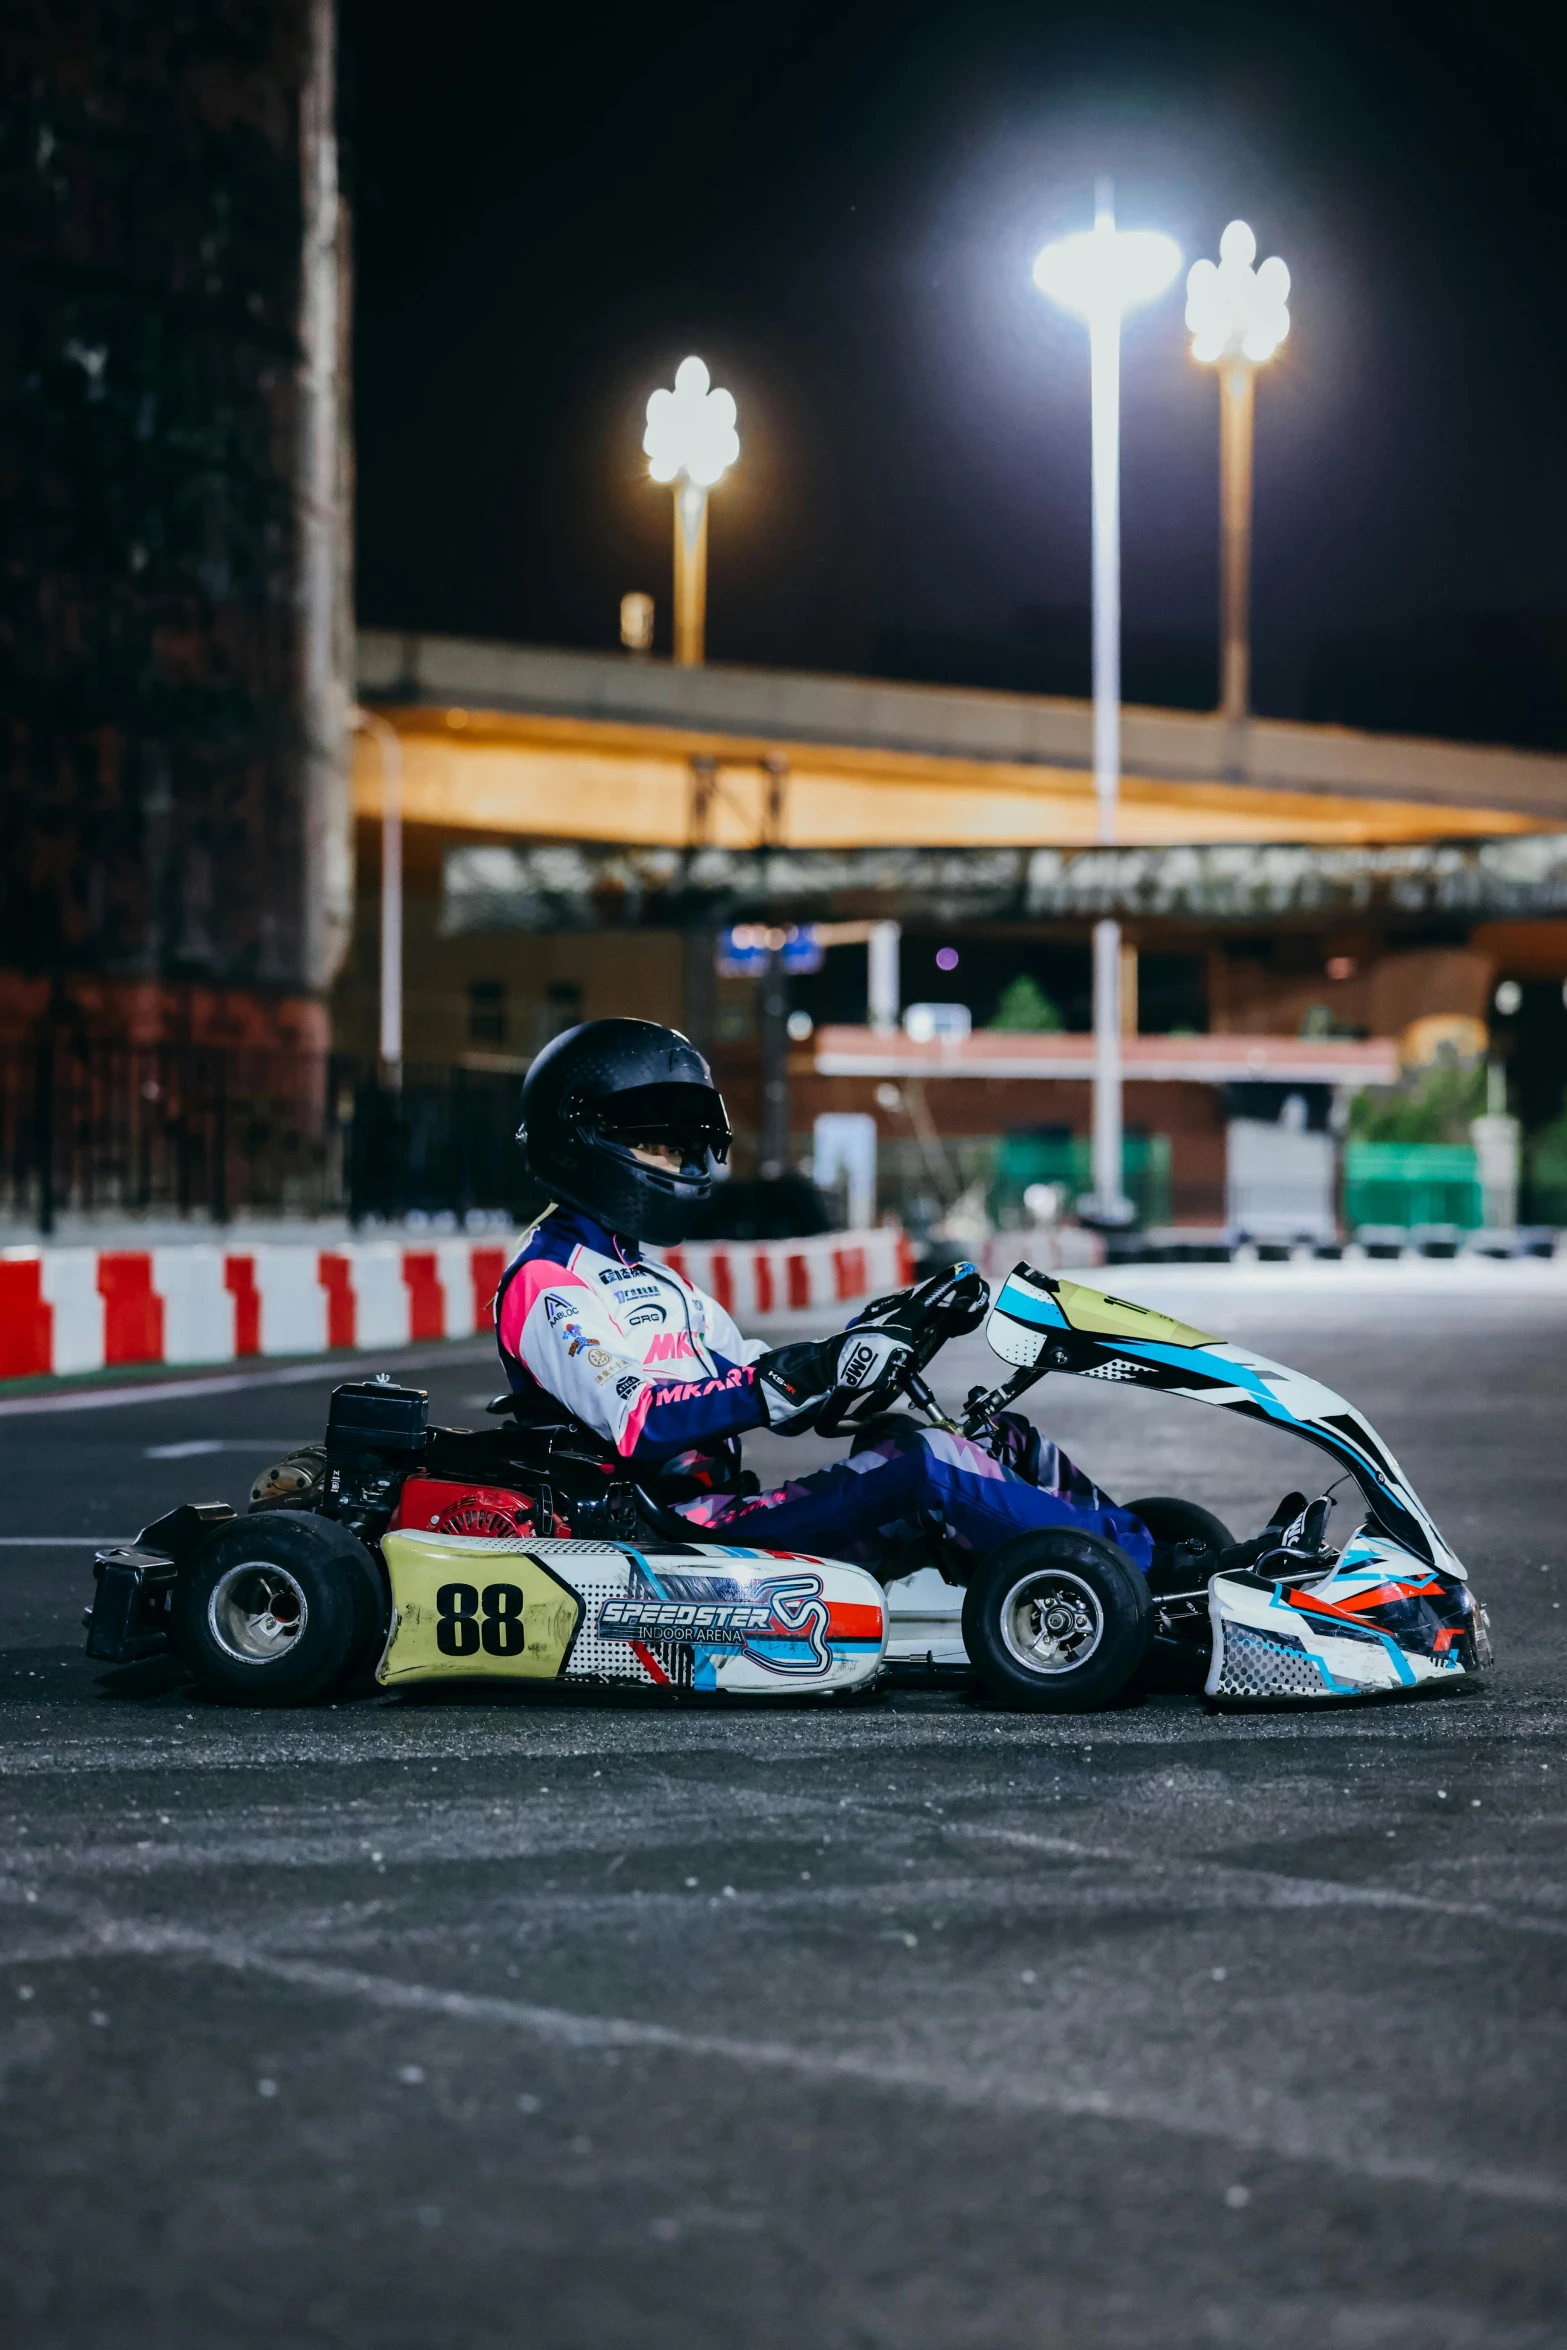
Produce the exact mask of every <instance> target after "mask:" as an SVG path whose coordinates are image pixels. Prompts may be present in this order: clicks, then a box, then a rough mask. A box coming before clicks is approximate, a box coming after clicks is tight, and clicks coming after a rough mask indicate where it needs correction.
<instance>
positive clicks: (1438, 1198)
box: [1344, 1142, 1481, 1232]
mask: <svg viewBox="0 0 1567 2350" xmlns="http://www.w3.org/2000/svg"><path fill="white" fill-rule="evenodd" d="M1344 1221H1345V1223H1346V1224H1347V1225H1348V1226H1349V1227H1350V1229H1351V1231H1354V1230H1356V1229H1357V1228H1358V1227H1359V1226H1360V1225H1362V1224H1394V1225H1399V1226H1401V1227H1402V1228H1403V1229H1404V1230H1405V1231H1407V1230H1408V1229H1409V1228H1410V1226H1411V1225H1414V1224H1456V1225H1458V1226H1459V1227H1460V1229H1461V1230H1463V1231H1466V1232H1474V1231H1477V1230H1478V1229H1479V1226H1480V1222H1481V1206H1480V1169H1479V1164H1478V1161H1477V1160H1476V1157H1475V1153H1474V1152H1473V1150H1471V1148H1470V1147H1469V1145H1468V1143H1466V1142H1348V1143H1346V1144H1345V1146H1344Z"/></svg>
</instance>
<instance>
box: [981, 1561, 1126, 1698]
mask: <svg viewBox="0 0 1567 2350" xmlns="http://www.w3.org/2000/svg"><path fill="white" fill-rule="evenodd" d="M1104 1636H1105V1615H1104V1609H1103V1607H1102V1606H1101V1605H1100V1603H1099V1599H1098V1596H1097V1595H1096V1593H1095V1591H1094V1589H1093V1587H1092V1585H1091V1584H1088V1583H1085V1582H1084V1581H1083V1579H1082V1577H1081V1576H1079V1575H1073V1574H1070V1573H1069V1572H1068V1571H1067V1570H1066V1569H1065V1568H1064V1567H1045V1568H1040V1569H1036V1571H1035V1572H1034V1573H1033V1574H1030V1575H1024V1576H1023V1577H1022V1578H1021V1580H1020V1581H1018V1582H1016V1583H1014V1584H1013V1586H1012V1588H1011V1590H1010V1591H1009V1592H1008V1593H1007V1595H1006V1597H1005V1599H1004V1600H1003V1601H1002V1602H1001V1638H1002V1642H1003V1644H1004V1645H1005V1648H1006V1651H1007V1654H1008V1655H1009V1656H1010V1657H1011V1658H1012V1660H1013V1662H1014V1663H1015V1664H1019V1665H1021V1666H1022V1668H1023V1670H1024V1672H1025V1673H1071V1672H1075V1671H1076V1670H1077V1668H1078V1667H1079V1666H1080V1665H1086V1664H1087V1662H1088V1660H1089V1658H1090V1657H1091V1656H1093V1655H1094V1654H1095V1652H1096V1651H1097V1649H1098V1647H1099V1645H1100V1643H1101V1641H1102V1640H1103V1639H1104Z"/></svg>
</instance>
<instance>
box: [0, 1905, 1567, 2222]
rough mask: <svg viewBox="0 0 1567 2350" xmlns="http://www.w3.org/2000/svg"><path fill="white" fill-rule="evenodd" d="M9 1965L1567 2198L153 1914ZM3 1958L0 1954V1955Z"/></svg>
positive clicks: (1382, 2155)
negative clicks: (404, 1976) (163, 1982)
mask: <svg viewBox="0 0 1567 2350" xmlns="http://www.w3.org/2000/svg"><path fill="white" fill-rule="evenodd" d="M4 1956H5V1957H6V1958H9V1962H10V1963H11V1964H13V1965H14V1964H17V1963H27V1964H30V1965H36V1964H38V1963H39V1961H40V1959H43V1960H44V1962H45V1963H49V1962H50V1961H53V1962H56V1963H59V1962H61V1961H65V1962H69V1961H70V1960H72V1959H75V1958H91V1959H93V1960H97V1961H102V1960H104V1959H108V1958H116V1957H119V1958H131V1959H135V1958H149V1959H159V1958H170V1959H174V1960H179V1959H182V1958H183V1959H205V1960H207V1961H208V1962H209V1963H210V1964H212V1965H215V1966H220V1967H226V1968H229V1969H231V1970H232V1971H233V1972H235V1973H237V1974H253V1975H263V1976H266V1977H269V1978H270V1979H271V1980H272V1981H274V1982H279V1983H290V1984H294V1985H296V1986H297V1987H298V1988H299V1989H300V1990H305V1991H316V1992H319V1993H321V1994H322V1996H323V1997H326V1998H329V1999H350V2000H358V2001H360V2002H362V2003H364V2004H365V2005H367V2006H371V2007H378V2008H384V2009H389V2010H391V2011H393V2012H395V2013H400V2014H415V2015H427V2016H438V2017H442V2018H445V2019H447V2020H449V2021H451V2022H454V2023H463V2024H482V2025H485V2026H486V2027H488V2028H490V2029H491V2030H493V2029H494V2028H495V2027H496V2026H503V2027H505V2028H507V2029H509V2030H511V2031H515V2032H523V2033H526V2034H527V2035H528V2036H529V2037H530V2038H531V2039H534V2040H541V2041H544V2042H546V2043H548V2044H550V2045H553V2046H555V2047H558V2048H566V2049H593V2048H644V2049H649V2050H654V2051H659V2052H665V2053H668V2054H671V2055H676V2056H688V2057H696V2058H699V2059H705V2060H707V2061H710V2062H715V2063H719V2064H726V2065H734V2066H737V2067H739V2068H740V2069H742V2070H744V2071H747V2072H764V2073H765V2072H772V2073H792V2074H794V2075H795V2076H796V2077H798V2078H802V2079H806V2080H812V2081H828V2082H836V2081H843V2082H852V2083H854V2084H855V2085H856V2086H858V2087H861V2088H870V2089H881V2090H888V2091H893V2092H903V2093H904V2094H911V2093H912V2094H913V2095H916V2096H926V2097H936V2098H939V2099H941V2100H942V2101H943V2102H944V2103H946V2104H950V2105H954V2106H960V2107H966V2108H969V2109H971V2110H972V2109H976V2108H977V2109H980V2110H988V2111H991V2112H1011V2113H1044V2114H1053V2115H1056V2116H1059V2117H1060V2118H1062V2119H1065V2120H1086V2121H1102V2122H1119V2123H1122V2124H1129V2125H1131V2126H1132V2127H1137V2128H1145V2129H1147V2128H1151V2129H1161V2130H1168V2131H1170V2132H1172V2133H1173V2134H1175V2135H1176V2136H1179V2137H1184V2138H1196V2139H1201V2140H1209V2141H1217V2142H1219V2143H1221V2144H1224V2145H1228V2146H1234V2147H1237V2148H1239V2149H1240V2150H1242V2151H1243V2152H1246V2153H1250V2154H1262V2155H1268V2156H1272V2157H1276V2158H1281V2159H1283V2160H1285V2161H1289V2162H1311V2163H1319V2164H1321V2165H1323V2166H1324V2167H1325V2168H1327V2169H1330V2170H1334V2171H1338V2172H1340V2173H1345V2174H1348V2175H1350V2176H1352V2177H1356V2178H1362V2179H1371V2180H1374V2181H1375V2182H1376V2183H1377V2184H1379V2185H1384V2184H1385V2185H1400V2186H1402V2185H1408V2186H1420V2187H1428V2188H1432V2189H1434V2190H1435V2191H1436V2192H1438V2193H1440V2194H1452V2193H1454V2192H1457V2193H1467V2194H1471V2195H1486V2196H1494V2197H1496V2198H1497V2199H1498V2200H1500V2201H1502V2202H1506V2203H1523V2204H1529V2205H1532V2206H1533V2207H1535V2208H1536V2209H1543V2210H1551V2211H1561V2210H1567V2185H1564V2184H1563V2183H1562V2182H1561V2181H1559V2180H1557V2179H1552V2178H1545V2177H1541V2176H1539V2175H1538V2174H1536V2173H1534V2172H1531V2171H1508V2170H1497V2169H1493V2168H1491V2167H1490V2166H1488V2165H1475V2166H1473V2167H1469V2166H1465V2165H1460V2164H1455V2163H1447V2162H1439V2161H1432V2160H1431V2159H1429V2158H1428V2157H1427V2156H1424V2155H1419V2154H1413V2153H1404V2152H1400V2151H1396V2150H1393V2149H1386V2150H1384V2149H1378V2148H1366V2149H1364V2150H1363V2151H1361V2152H1358V2153H1350V2152H1346V2151H1345V2150H1344V2149H1343V2148H1342V2147H1337V2146H1333V2145H1331V2144H1322V2143H1318V2142H1316V2141H1315V2140H1314V2139H1313V2137H1312V2135H1311V2134H1310V2133H1309V2132H1306V2131H1303V2130H1300V2129H1298V2128H1297V2129H1292V2130H1285V2131H1283V2132H1277V2133H1274V2132H1268V2131H1266V2130H1261V2129H1249V2128H1238V2127H1235V2126H1233V2125H1228V2124H1226V2123H1224V2122H1223V2121H1220V2120H1219V2119H1217V2118H1210V2117H1208V2116H1206V2115H1204V2114H1203V2113H1201V2112H1200V2111H1197V2110H1194V2109H1193V2107H1191V2106H1190V2105H1187V2104H1185V2103H1180V2102H1176V2101H1172V2100H1169V2099H1166V2098H1161V2097H1159V2096H1157V2095H1139V2096H1132V2097H1126V2096H1119V2095H1116V2094H1115V2093H1113V2092H1112V2091H1110V2090H1106V2089H1070V2088H1066V2087H1065V2086H1061V2085H1056V2084H1052V2083H1050V2082H1048V2081H1043V2080H1037V2079H1036V2080H1030V2081H1024V2080H1021V2079H1020V2078H1019V2077H1018V2076H1017V2074H1016V2072H1015V2071H1011V2072H1004V2073H998V2074H993V2075H991V2076H989V2077H985V2076H981V2075H977V2074H976V2073H975V2071H974V2070H973V2068H972V2067H971V2066H969V2065H958V2066H952V2067H947V2066H942V2065H938V2064H931V2063H909V2062H907V2061H900V2060H898V2059H896V2058H886V2057H880V2056H876V2055H874V2054H865V2055H860V2054H857V2053H855V2052H854V2051H853V2050H849V2049H834V2048H802V2047H799V2046H797V2045H795V2044H794V2043H793V2042H791V2041H786V2040H759V2039H740V2038H735V2037H730V2036H728V2035H721V2034H718V2033H709V2032H687V2031H681V2030H679V2029H678V2028H676V2027H674V2026H671V2025H668V2024H657V2023H647V2022H643V2021H641V2020H639V2019H637V2018H633V2017H628V2016H595V2015H579V2014H575V2013H573V2012H572V2011H571V2010H570V2009H569V2008H558V2007H535V2006H533V2005H531V2004H530V2003H528V2002H527V2001H525V2000H521V1999H505V1998H496V1997H487V1996H483V1995H479V1994H475V1993H473V1992H469V1991H444V1990H440V1989H438V1988H437V1987H436V1986H435V1985H434V1984H429V1983H408V1982H400V1981H398V1980H397V1979H396V1978H395V1977H391V1976H387V1975H373V1974H367V1973H365V1972H364V1971H363V1970H362V1969H360V1968H357V1967H342V1966H327V1965H323V1964H322V1963H321V1962H320V1961H319V1960H317V1959H306V1958H280V1957H276V1956H274V1955H273V1954H271V1953H270V1952H267V1951H262V1950H257V1949H255V1948H254V1947H252V1946H251V1945H249V1944H247V1943H244V1942H241V1941H239V1940H237V1939H235V1938H232V1937H229V1936H221V1937H220V1936H217V1935H211V1934H202V1933H200V1932H196V1931H193V1930H191V1929H190V1928H187V1927H177V1926H176V1927H169V1926H147V1925H142V1924H140V1923H137V1922H133V1921H131V1920H129V1919H114V1918H109V1919H105V1920H104V1921H103V1922H102V1924H101V1925H100V1926H98V1928H97V1929H96V1931H89V1932H88V1933H86V1934H84V1935H82V1936H81V1937H80V1938H79V1939H75V1940H71V1941H65V1940H61V1941H59V1942H56V1943H54V1944H53V1945H52V1946H47V1947H46V1948H45V1949H40V1948H39V1947H38V1946H37V1945H36V1944H35V1945H34V1946H33V1947H32V1948H31V1949H28V1950H25V1951H21V1952H17V1953H15V1954H4ZM0 1963H3V1960H0Z"/></svg>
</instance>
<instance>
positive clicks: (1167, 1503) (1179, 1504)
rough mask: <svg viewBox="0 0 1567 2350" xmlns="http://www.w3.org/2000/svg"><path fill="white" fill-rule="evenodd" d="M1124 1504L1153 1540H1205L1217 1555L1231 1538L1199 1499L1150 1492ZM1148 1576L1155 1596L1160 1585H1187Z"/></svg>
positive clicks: (1176, 1588)
mask: <svg viewBox="0 0 1567 2350" xmlns="http://www.w3.org/2000/svg"><path fill="white" fill-rule="evenodd" d="M1126 1507H1127V1508H1128V1509H1129V1510H1130V1511H1131V1513H1132V1515H1133V1517H1134V1518H1141V1519H1142V1521H1143V1524H1144V1525H1145V1526H1146V1527H1147V1529H1148V1531H1149V1533H1150V1534H1151V1535H1152V1536H1153V1538H1154V1540H1155V1542H1194V1541H1195V1542H1205V1543H1206V1544H1207V1545H1208V1547H1209V1549H1210V1550H1211V1551H1212V1552H1213V1553H1214V1555H1215V1558H1217V1555H1218V1553H1219V1552H1220V1551H1221V1550H1228V1549H1229V1547H1230V1545H1231V1543H1232V1542H1233V1541H1234V1540H1235V1537H1234V1535H1233V1534H1232V1533H1231V1532H1230V1529H1229V1528H1228V1526H1226V1524H1225V1523H1224V1520H1223V1519H1222V1518H1216V1517H1215V1516H1214V1514H1213V1512H1212V1510H1205V1509H1204V1508H1203V1506H1202V1503H1201V1502H1200V1501H1181V1500H1179V1499H1178V1498H1177V1497H1176V1495H1174V1494H1173V1493H1152V1494H1150V1495H1149V1496H1148V1498H1147V1499H1146V1500H1145V1501H1129V1502H1128V1503H1127V1504H1126ZM1209 1572H1210V1573H1211V1572H1212V1569H1211V1568H1210V1570H1209ZM1148 1580H1149V1588H1150V1589H1151V1590H1152V1592H1153V1594H1154V1596H1155V1598H1157V1597H1158V1596H1159V1594H1160V1591H1161V1589H1163V1588H1168V1589H1169V1590H1171V1591H1185V1590H1187V1589H1189V1588H1190V1586H1189V1585H1188V1584H1186V1583H1182V1582H1181V1581H1179V1580H1177V1581H1176V1582H1174V1583H1170V1584H1168V1585H1167V1586H1166V1585H1165V1584H1164V1583H1163V1581H1162V1579H1161V1578H1160V1577H1159V1576H1158V1575H1157V1574H1154V1575H1150V1577H1149V1579H1148ZM1203 1580H1204V1581H1206V1580H1207V1578H1206V1577H1204V1578H1203Z"/></svg>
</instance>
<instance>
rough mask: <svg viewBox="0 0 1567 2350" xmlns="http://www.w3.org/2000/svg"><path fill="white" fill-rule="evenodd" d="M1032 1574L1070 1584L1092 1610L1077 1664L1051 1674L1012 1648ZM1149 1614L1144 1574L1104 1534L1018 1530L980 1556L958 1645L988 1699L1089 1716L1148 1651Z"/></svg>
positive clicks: (1031, 1709) (1129, 1676)
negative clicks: (1091, 1626)
mask: <svg viewBox="0 0 1567 2350" xmlns="http://www.w3.org/2000/svg"><path fill="white" fill-rule="evenodd" d="M1035 1577H1044V1578H1047V1579H1049V1580H1054V1581H1056V1582H1057V1583H1058V1586H1064V1587H1065V1588H1066V1589H1067V1590H1068V1591H1071V1590H1072V1588H1073V1586H1074V1585H1075V1586H1076V1588H1077V1591H1078V1593H1079V1594H1083V1593H1086V1594H1087V1595H1089V1598H1090V1599H1091V1602H1092V1606H1091V1607H1090V1606H1089V1605H1088V1601H1087V1600H1083V1599H1081V1598H1080V1601H1079V1604H1080V1605H1082V1606H1083V1608H1084V1612H1085V1613H1088V1614H1089V1615H1093V1614H1094V1613H1095V1612H1097V1637H1096V1638H1095V1639H1094V1641H1093V1645H1092V1647H1091V1649H1089V1650H1088V1651H1087V1652H1086V1653H1085V1654H1084V1656H1083V1658H1082V1661H1081V1662H1080V1663H1068V1664H1066V1665H1064V1666H1061V1667H1059V1668H1057V1669H1055V1670H1052V1671H1045V1670H1043V1669H1032V1668H1030V1666H1029V1665H1028V1664H1027V1663H1026V1661H1025V1660H1024V1658H1023V1657H1022V1656H1021V1655H1019V1653H1018V1651H1017V1649H1016V1648H1015V1647H1014V1646H1012V1645H1009V1642H1008V1639H1007V1625H1008V1620H1009V1619H1010V1620H1011V1621H1012V1623H1013V1627H1014V1632H1015V1633H1016V1630H1017V1618H1016V1617H1014V1616H1013V1612H1012V1611H1013V1610H1014V1609H1019V1608H1021V1607H1026V1606H1027V1605H1028V1604H1029V1603H1028V1600H1027V1596H1026V1588H1025V1587H1026V1586H1027V1584H1028V1583H1029V1582H1030V1581H1031V1580H1032V1579H1033V1578H1035ZM1152 1628H1153V1618H1152V1615H1151V1612H1150V1609H1149V1604H1148V1584H1147V1580H1146V1578H1145V1577H1144V1576H1143V1574H1142V1573H1141V1572H1140V1570H1139V1569H1138V1568H1137V1567H1135V1566H1134V1565H1133V1563H1132V1561H1131V1560H1130V1559H1129V1558H1128V1557H1127V1555H1126V1553H1125V1551H1124V1550H1122V1549H1120V1548H1119V1546H1118V1545H1117V1544H1116V1543H1113V1542H1107V1541H1105V1540H1104V1538H1103V1537H1102V1536H1101V1535H1098V1534H1088V1533H1078V1532H1076V1531H1075V1530H1074V1529H1072V1528H1071V1527H1067V1526H1058V1527H1056V1526H1053V1527H1049V1528H1047V1529H1046V1530H1044V1531H1043V1532H1040V1533H1038V1534H1016V1535H1014V1536H1013V1537H1012V1539H1011V1541H1010V1542H1003V1543H1002V1544H1001V1545H1000V1546H999V1548H998V1549H996V1550H993V1551H992V1552H991V1553H990V1556H989V1557H988V1558H987V1559H985V1560H984V1561H982V1563H981V1564H980V1566H979V1567H978V1568H977V1569H976V1570H975V1573H974V1576H973V1579H972V1581H971V1582H970V1584H969V1587H968V1591H967V1593H966V1594H965V1596H964V1601H963V1645H964V1647H965V1648H966V1649H967V1650H968V1655H969V1662H970V1664H971V1665H972V1666H973V1668H974V1670H975V1672H976V1673H977V1674H978V1675H979V1678H980V1680H981V1681H982V1682H983V1683H984V1685H985V1687H986V1688H987V1689H988V1690H989V1692H990V1694H991V1696H992V1697H996V1698H999V1699H1000V1700H1001V1702H1002V1703H1003V1704H1004V1705H1012V1706H1020V1707H1024V1708H1026V1709H1027V1710H1028V1711H1029V1712H1031V1713H1051V1714H1076V1713H1093V1712H1094V1711H1096V1710H1097V1709H1098V1708H1099V1707H1100V1706H1105V1705H1109V1704H1111V1703H1112V1702H1113V1701H1114V1699H1115V1698H1117V1697H1118V1696H1119V1695H1120V1693H1121V1691H1122V1690H1123V1689H1124V1688H1125V1687H1126V1686H1127V1684H1128V1682H1130V1681H1131V1680H1132V1678H1133V1677H1134V1675H1135V1674H1136V1672H1137V1669H1138V1667H1139V1666H1140V1665H1141V1663H1142V1661H1143V1658H1144V1657H1145V1655H1146V1654H1147V1651H1148V1642H1149V1639H1150V1637H1151V1634H1152Z"/></svg>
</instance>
